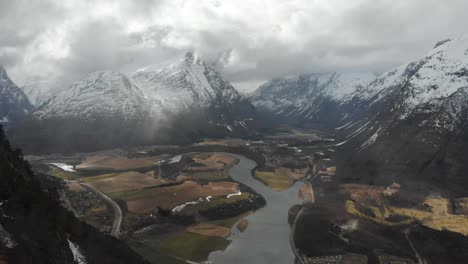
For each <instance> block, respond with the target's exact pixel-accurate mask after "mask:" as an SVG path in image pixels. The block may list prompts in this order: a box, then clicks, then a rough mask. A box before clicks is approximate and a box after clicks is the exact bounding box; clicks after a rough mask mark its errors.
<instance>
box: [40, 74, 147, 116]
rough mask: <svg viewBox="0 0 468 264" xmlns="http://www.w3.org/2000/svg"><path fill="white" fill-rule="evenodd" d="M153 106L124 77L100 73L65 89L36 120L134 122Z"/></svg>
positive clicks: (44, 107)
mask: <svg viewBox="0 0 468 264" xmlns="http://www.w3.org/2000/svg"><path fill="white" fill-rule="evenodd" d="M150 109H151V105H150V103H149V101H148V100H146V99H145V98H144V95H143V93H142V91H141V90H140V89H139V88H138V87H137V86H135V85H134V84H133V83H132V82H131V81H130V79H129V78H127V76H125V75H124V74H123V73H119V72H113V71H98V72H94V73H91V74H90V75H88V76H87V77H86V78H84V79H82V80H80V81H78V82H76V83H74V84H73V85H71V86H69V87H66V88H64V89H63V90H61V91H60V92H59V93H58V94H57V95H55V96H54V97H52V98H51V99H50V100H48V101H47V102H45V103H44V104H43V105H41V106H40V107H39V108H38V109H37V111H35V112H34V114H33V116H34V117H35V118H37V119H52V118H77V119H83V120H94V119H99V118H110V117H111V118H119V119H121V120H131V119H136V118H141V117H144V116H147V115H148V114H149V113H150Z"/></svg>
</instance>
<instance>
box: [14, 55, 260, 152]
mask: <svg viewBox="0 0 468 264" xmlns="http://www.w3.org/2000/svg"><path fill="white" fill-rule="evenodd" d="M129 76H130V77H129ZM129 76H127V75H125V74H123V73H120V72H114V71H98V72H93V73H91V74H89V75H88V76H86V77H85V78H83V79H81V80H79V81H77V82H75V83H74V84H72V85H70V86H68V87H65V88H63V89H61V90H60V91H59V92H58V93H56V94H53V93H51V92H49V91H50V88H47V89H46V88H44V87H45V86H44V85H43V83H41V84H40V85H39V84H38V83H36V84H33V85H26V86H23V89H24V91H26V92H27V93H28V94H29V95H30V96H31V98H32V101H33V102H34V103H35V106H36V108H35V109H34V111H33V113H32V114H31V116H30V118H28V120H26V121H25V122H23V124H22V125H21V126H20V127H18V128H17V129H16V130H15V133H14V134H15V135H13V137H12V140H13V141H14V142H19V143H20V145H21V146H22V147H26V148H31V144H32V145H35V144H33V143H34V142H45V141H47V142H48V143H52V142H50V140H48V139H40V138H42V137H46V138H47V134H48V133H52V131H53V133H54V134H56V135H59V136H58V137H56V138H55V140H59V141H60V142H61V143H60V144H63V143H66V144H71V139H72V138H73V139H74V140H75V141H76V139H82V140H78V142H81V143H80V145H85V144H84V143H83V142H82V141H86V140H89V138H90V137H91V136H92V138H96V141H100V144H98V145H101V144H103V146H102V147H112V146H116V144H117V145H118V144H124V145H125V144H151V143H167V142H175V143H181V142H191V141H193V140H194V139H195V138H197V137H198V136H200V135H204V136H215V137H217V136H225V135H232V136H248V135H251V134H253V133H255V125H256V124H255V116H256V114H255V108H254V107H253V105H252V104H251V103H250V102H249V101H248V100H247V99H246V98H245V97H244V96H242V95H241V94H239V92H238V91H237V90H236V89H235V88H234V87H233V86H232V85H231V84H230V83H229V82H228V81H226V80H225V79H224V78H223V77H222V75H221V74H220V73H218V72H217V71H215V70H214V69H213V68H212V67H211V66H209V65H208V64H206V63H205V62H203V61H202V60H201V59H199V58H197V57H196V56H194V55H193V54H192V53H187V54H186V55H185V56H184V57H183V58H182V59H180V60H178V61H176V62H174V63H171V64H169V65H167V66H164V67H162V68H158V67H146V68H144V69H141V70H138V71H137V72H135V73H134V74H131V75H129ZM35 89H37V90H35ZM19 91H20V92H21V90H19ZM31 109H32V106H31ZM31 131H35V133H34V134H33V135H31V133H30V132H31ZM109 131H112V132H113V137H106V136H104V135H105V134H106V133H108V132H109ZM100 137H104V138H107V140H104V142H102V141H101V140H99V138H100ZM44 140H45V141H44ZM107 141H109V142H107ZM122 142H124V143H122ZM51 145H55V144H51ZM93 145H95V144H94V143H93V144H91V145H90V147H91V146H93ZM74 147H75V146H74ZM44 148H46V145H45V144H42V143H41V144H40V146H38V147H36V148H34V149H37V150H39V149H44ZM69 149H70V150H71V149H73V147H70V148H69ZM86 149H87V148H86Z"/></svg>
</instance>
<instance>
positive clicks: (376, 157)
mask: <svg viewBox="0 0 468 264" xmlns="http://www.w3.org/2000/svg"><path fill="white" fill-rule="evenodd" d="M365 90H366V93H364V94H365V96H361V98H359V100H360V104H359V105H360V109H359V110H356V111H358V112H367V113H369V114H367V116H366V117H364V118H362V119H354V120H343V121H342V122H341V123H340V124H337V126H340V127H339V128H338V131H343V132H342V133H343V135H346V136H344V139H343V141H342V142H340V143H338V144H342V146H343V148H344V149H346V150H348V151H347V152H346V153H347V154H349V153H350V152H353V153H358V155H353V157H348V158H345V159H346V160H347V161H348V162H347V163H348V165H350V166H348V167H349V168H356V169H358V170H361V171H359V172H354V173H352V172H350V174H354V175H361V176H362V178H366V179H368V180H370V181H386V182H389V181H393V180H397V181H414V182H417V183H421V182H424V183H428V184H431V185H432V186H437V188H440V189H446V190H451V191H452V192H453V193H456V194H460V195H465V194H467V193H468V192H467V191H466V190H465V189H466V188H464V187H463V186H466V184H467V183H468V178H466V177H465V172H466V170H467V169H468V166H467V164H468V158H467V157H466V155H464V152H465V150H466V149H467V147H468V38H467V37H462V38H459V39H455V40H451V41H445V42H443V43H439V44H438V45H436V47H435V48H434V49H433V50H431V51H430V52H429V53H428V54H427V55H426V56H425V57H424V58H422V59H421V60H418V61H415V62H412V63H410V64H408V65H404V66H402V67H399V68H398V69H396V70H393V71H390V72H388V73H386V74H384V75H382V76H381V77H379V78H377V79H376V80H375V81H374V82H372V83H371V84H370V85H369V86H368V87H366V88H365ZM356 100H358V99H356ZM343 123H345V125H344V126H343ZM346 123H349V125H346ZM364 175H365V176H366V177H364Z"/></svg>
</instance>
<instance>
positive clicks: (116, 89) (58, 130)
mask: <svg viewBox="0 0 468 264" xmlns="http://www.w3.org/2000/svg"><path fill="white" fill-rule="evenodd" d="M164 117H165V115H164V113H163V112H162V110H161V109H160V108H158V106H157V105H154V104H152V103H151V102H150V101H149V100H147V99H145V98H144V95H143V93H142V91H141V90H140V89H139V88H138V87H137V86H136V85H135V84H133V83H132V82H131V81H130V79H128V78H127V77H126V76H125V75H124V74H122V73H118V72H112V71H99V72H94V73H92V74H90V75H89V76H87V77H86V78H84V79H82V80H80V81H78V82H76V83H74V84H73V85H71V86H69V87H67V88H64V89H63V90H62V91H60V92H59V93H58V94H57V95H55V96H54V97H52V98H51V99H50V100H48V101H47V102H45V103H44V104H42V105H41V106H40V107H39V108H38V109H37V110H36V111H35V112H34V113H33V114H32V118H29V119H28V120H26V122H24V123H23V124H22V125H21V126H18V127H16V128H15V129H14V130H12V131H9V136H10V138H11V140H12V141H13V142H14V143H15V145H17V146H19V147H21V148H22V149H24V150H25V151H27V152H76V151H91V150H96V149H104V148H115V147H124V146H128V145H141V144H151V143H154V139H155V137H156V134H157V133H158V132H159V131H158V130H157V129H159V128H162V127H164V124H165V123H164V122H165V121H164ZM52 135H53V136H52ZM158 136H159V137H160V138H163V139H164V136H163V135H160V134H158Z"/></svg>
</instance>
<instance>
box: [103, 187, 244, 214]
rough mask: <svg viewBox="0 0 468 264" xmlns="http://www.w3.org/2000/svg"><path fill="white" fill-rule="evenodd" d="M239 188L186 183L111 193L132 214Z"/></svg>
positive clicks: (172, 205) (221, 193)
mask: <svg viewBox="0 0 468 264" xmlns="http://www.w3.org/2000/svg"><path fill="white" fill-rule="evenodd" d="M237 188H238V184H237V183H235V182H227V181H226V182H216V183H208V184H206V185H200V184H198V183H196V182H193V181H186V182H184V183H182V184H179V185H175V186H168V187H159V188H150V189H142V190H136V191H123V192H115V193H111V194H110V197H112V198H114V199H116V198H120V199H123V200H125V201H126V202H127V206H128V210H129V211H130V212H134V213H143V212H148V211H152V210H154V209H156V208H158V207H161V208H166V209H172V208H174V207H175V206H177V205H180V204H183V203H186V202H189V201H194V200H197V199H200V198H206V197H208V196H212V197H216V196H226V195H228V194H232V193H236V192H237Z"/></svg>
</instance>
